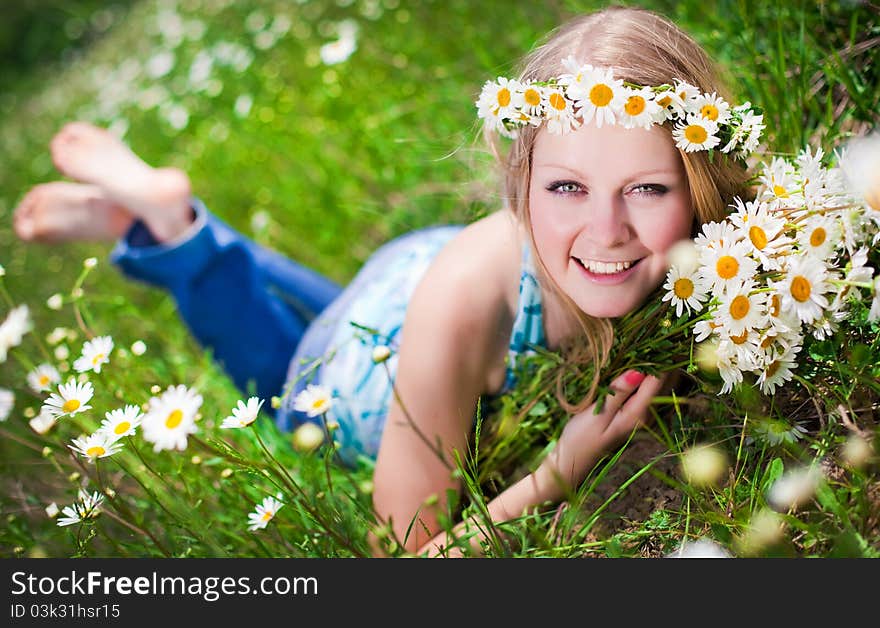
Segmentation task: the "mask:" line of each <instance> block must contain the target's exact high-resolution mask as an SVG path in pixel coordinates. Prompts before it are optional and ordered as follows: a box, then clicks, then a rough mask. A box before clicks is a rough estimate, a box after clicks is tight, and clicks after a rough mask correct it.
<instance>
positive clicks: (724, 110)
mask: <svg viewBox="0 0 880 628" xmlns="http://www.w3.org/2000/svg"><path fill="white" fill-rule="evenodd" d="M689 109H690V111H689V113H690V112H693V113H696V114H697V115H699V116H700V117H701V118H704V119H706V120H711V121H712V122H714V123H715V124H717V125H719V126H720V125H722V124H724V123H726V122H727V121H728V120H729V119H730V111H729V109H730V105H729V104H728V103H727V101H725V100H724V99H723V98H722V97H721V96H718V95H716V94H715V92H712V93H711V94H700V95H699V96H697V97H696V98H695V99H694V100H693V102H692V103H691V104H690V106H689Z"/></svg>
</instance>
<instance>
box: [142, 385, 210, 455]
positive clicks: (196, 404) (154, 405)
mask: <svg viewBox="0 0 880 628" xmlns="http://www.w3.org/2000/svg"><path fill="white" fill-rule="evenodd" d="M201 405H202V396H201V395H200V394H198V393H196V392H195V391H194V390H190V389H189V388H187V387H186V386H184V385H183V384H180V385H178V386H169V387H168V388H167V389H166V390H165V392H164V393H162V395H161V396H160V397H151V398H150V404H149V410H148V411H147V413H146V414H145V415H144V417H143V419H142V420H141V433H142V434H143V437H144V440H146V441H148V442H150V443H153V451H156V452H159V451H162V450H163V449H178V450H180V451H183V450H184V449H186V442H187V436H189V435H190V434H194V433H195V432H196V430H197V427H196V413H197V412H198V410H199V408H200V407H201Z"/></svg>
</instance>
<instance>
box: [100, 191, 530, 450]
mask: <svg viewBox="0 0 880 628" xmlns="http://www.w3.org/2000/svg"><path fill="white" fill-rule="evenodd" d="M193 209H194V212H195V215H196V220H195V222H194V223H193V225H192V227H191V228H190V230H189V231H188V232H187V233H185V234H183V235H182V236H181V237H180V238H178V239H177V240H175V241H172V242H166V243H162V244H159V243H157V242H156V240H155V239H153V238H152V236H151V235H150V233H149V231H148V230H147V229H146V228H145V227H144V225H143V224H142V223H140V222H137V223H135V224H134V225H133V226H132V228H131V229H130V230H129V232H128V233H127V234H126V235H125V236H124V237H123V238H122V239H121V240H120V241H119V242H118V243H117V245H116V247H115V248H114V250H113V252H112V253H111V260H112V261H113V262H114V263H115V264H117V265H118V266H119V267H120V268H121V269H122V271H123V272H124V273H125V274H126V275H128V276H130V277H132V278H135V279H139V280H142V281H146V282H148V283H151V284H153V285H157V286H160V287H163V288H165V289H167V290H169V291H170V292H171V294H172V295H173V296H174V298H175V300H176V303H177V306H178V311H179V312H180V314H181V316H182V318H183V319H184V321H185V322H186V324H187V325H188V327H189V328H190V330H191V331H192V332H193V335H194V336H195V337H196V338H197V339H198V340H199V342H200V343H201V344H203V345H204V346H206V347H209V348H210V349H211V350H212V352H213V356H214V358H215V359H216V360H217V361H218V362H219V363H220V364H221V365H222V366H223V367H224V369H225V370H226V371H227V372H228V373H229V375H230V377H231V378H232V380H233V381H234V382H235V384H236V386H238V388H239V389H240V390H242V391H243V392H244V393H245V394H257V395H259V396H260V397H262V398H268V397H270V396H273V395H283V401H282V404H281V407H280V408H279V409H278V411H277V413H276V417H275V419H276V422H277V424H278V425H279V427H281V428H282V429H285V430H290V429H293V428H295V427H296V426H298V425H300V424H302V423H303V422H305V421H315V420H316V419H312V418H309V417H308V416H307V415H305V414H304V413H301V412H298V411H296V410H294V407H293V406H294V403H293V401H294V399H295V397H296V395H297V394H298V393H299V392H300V391H302V390H303V389H305V388H306V386H307V385H308V384H321V385H323V386H325V387H327V388H329V389H330V390H331V391H332V393H333V404H332V407H331V408H330V410H329V411H328V413H327V419H328V420H335V421H336V422H337V423H338V424H339V428H338V429H337V430H336V431H335V432H334V438H335V439H336V440H337V442H338V443H339V456H340V458H341V459H342V460H343V461H344V462H346V463H348V464H353V463H354V462H356V461H357V459H358V458H359V457H361V456H365V457H366V458H368V459H373V460H374V459H375V457H376V454H377V453H378V450H379V443H380V440H381V436H382V429H383V427H384V423H385V416H386V414H387V412H388V408H389V407H390V403H391V399H392V395H393V390H392V385H391V379H390V378H389V374H390V377H391V378H393V377H394V375H395V373H396V368H397V349H398V343H399V335H400V331H401V328H402V325H403V321H404V316H405V314H406V306H407V304H408V303H409V299H410V298H411V296H412V294H413V291H414V290H415V288H416V286H417V285H418V283H419V281H420V280H421V278H422V276H423V275H424V273H425V271H427V269H428V267H429V266H430V264H431V262H432V261H433V260H434V257H435V256H436V255H437V254H438V253H439V252H440V250H441V249H442V248H443V247H444V246H445V245H446V244H447V243H448V242H449V241H450V240H451V239H452V238H453V237H454V236H455V235H456V234H458V233H459V232H460V231H461V229H462V228H463V227H462V226H460V225H450V226H440V227H431V228H428V229H422V230H419V231H414V232H411V233H408V234H406V235H403V236H401V237H399V238H396V239H395V240H392V241H391V242H389V243H387V244H385V245H384V246H382V247H380V248H379V249H378V250H377V251H376V252H375V253H374V254H373V255H372V256H371V257H370V258H369V259H368V260H367V262H366V263H365V264H364V266H363V267H362V268H361V270H360V271H359V272H358V274H357V275H356V276H355V277H354V279H353V280H352V281H351V283H349V285H348V286H347V287H346V288H345V289H341V288H340V287H339V286H337V285H336V284H334V283H333V282H331V281H330V280H328V279H326V278H324V277H322V276H320V275H318V274H317V273H315V272H314V271H311V270H309V269H307V268H304V267H302V266H300V265H299V264H297V263H296V262H293V261H292V260H289V259H287V258H284V257H283V256H281V255H278V254H277V253H274V252H272V251H269V250H268V249H265V248H264V247H260V246H259V245H257V244H256V243H254V242H253V241H251V240H249V239H247V238H245V237H244V236H243V235H241V234H240V233H238V232H236V231H234V230H233V229H231V228H230V227H229V226H227V225H225V224H224V223H223V222H222V221H220V220H219V219H218V218H217V217H216V216H214V215H213V214H211V213H210V212H208V210H207V209H206V208H205V207H204V206H203V205H202V204H201V203H200V202H199V201H198V200H195V199H194V201H193ZM377 346H384V347H388V349H389V350H390V352H391V353H390V357H389V358H388V360H387V361H386V362H384V363H381V364H377V363H375V362H374V361H373V351H374V349H375V348H376V347H377ZM533 346H546V341H545V337H544V326H543V320H542V307H541V291H540V287H539V285H538V282H537V279H536V275H535V271H534V268H533V265H532V261H531V256H530V253H529V249H528V247H524V249H523V253H522V268H521V273H520V285H519V299H518V304H517V311H516V315H515V318H514V323H513V329H512V333H511V337H510V342H509V349H508V364H507V372H506V377H505V384H504V390H507V389H509V388H510V387H511V386H512V385H513V384H514V375H513V372H514V371H513V369H514V365H515V361H516V359H517V357H518V356H519V355H522V354H525V353H528V352H530V351H531V347H533ZM264 407H266V406H264Z"/></svg>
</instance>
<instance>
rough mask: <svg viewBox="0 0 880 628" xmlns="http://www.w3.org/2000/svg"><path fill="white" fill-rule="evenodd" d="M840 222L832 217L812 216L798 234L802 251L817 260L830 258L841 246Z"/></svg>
mask: <svg viewBox="0 0 880 628" xmlns="http://www.w3.org/2000/svg"><path fill="white" fill-rule="evenodd" d="M840 236H841V224H840V220H838V219H837V218H836V217H832V216H812V217H810V218H809V219H808V220H807V222H806V224H805V225H804V228H803V230H802V231H801V232H800V233H799V234H798V244H799V245H800V250H801V251H803V252H804V253H806V254H807V255H812V256H813V257H815V258H816V259H819V260H825V259H827V258H829V257H830V256H831V254H832V252H833V251H834V249H835V248H836V247H837V246H838V245H839V244H840Z"/></svg>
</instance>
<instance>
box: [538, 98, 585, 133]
mask: <svg viewBox="0 0 880 628" xmlns="http://www.w3.org/2000/svg"><path fill="white" fill-rule="evenodd" d="M542 92H543V94H542V95H543V98H544V112H545V115H546V119H547V130H548V131H549V132H550V133H553V134H555V135H564V134H565V133H568V132H569V131H573V130H575V129H576V128H578V127H579V126H580V121H579V120H578V119H577V117H575V113H574V103H573V102H572V101H571V100H569V99H568V98H566V97H565V94H564V92H563V89H562V88H561V87H545V88H544V89H543V90H542Z"/></svg>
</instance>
